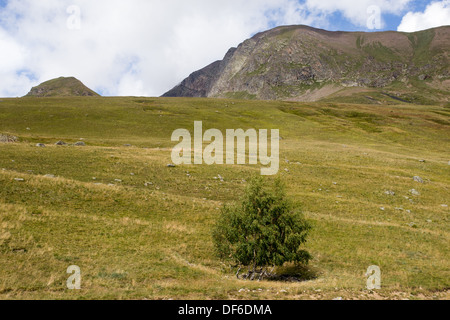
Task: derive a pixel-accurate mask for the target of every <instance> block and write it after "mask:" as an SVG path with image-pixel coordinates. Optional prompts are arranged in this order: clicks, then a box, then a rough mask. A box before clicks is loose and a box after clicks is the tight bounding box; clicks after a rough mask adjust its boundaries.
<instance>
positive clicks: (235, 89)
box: [164, 26, 450, 100]
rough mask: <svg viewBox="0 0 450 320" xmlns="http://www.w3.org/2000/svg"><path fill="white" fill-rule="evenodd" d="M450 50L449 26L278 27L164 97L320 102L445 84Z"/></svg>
mask: <svg viewBox="0 0 450 320" xmlns="http://www.w3.org/2000/svg"><path fill="white" fill-rule="evenodd" d="M449 49H450V27H441V28H436V29H430V30H426V31H421V32H416V33H399V32H378V33H364V32H329V31H324V30H319V29H314V28H310V27H306V26H288V27H278V28H275V29H273V30H269V31H267V32H262V33H259V34H257V35H255V36H254V37H253V38H251V39H249V40H246V41H245V42H243V43H242V44H240V45H239V46H238V48H232V49H230V51H229V52H228V53H227V54H226V56H225V58H224V60H222V61H217V62H214V63H213V64H211V65H209V66H207V67H206V68H204V69H202V70H199V71H197V72H194V73H193V74H192V75H190V76H189V77H188V78H187V79H185V80H184V81H183V82H182V83H181V84H180V85H178V86H176V87H175V88H174V89H172V90H171V91H169V92H168V93H166V94H165V95H164V96H170V97H236V98H257V99H267V100H270V99H295V100H318V99H321V98H324V97H327V96H328V95H330V94H332V93H335V92H337V91H339V90H341V89H345V88H352V87H363V88H384V87H387V86H390V85H394V84H397V85H398V84H400V85H402V84H403V85H405V86H410V85H411V84H414V83H416V82H420V81H432V80H436V81H440V82H445V80H448V79H450V70H449ZM444 87H445V86H444Z"/></svg>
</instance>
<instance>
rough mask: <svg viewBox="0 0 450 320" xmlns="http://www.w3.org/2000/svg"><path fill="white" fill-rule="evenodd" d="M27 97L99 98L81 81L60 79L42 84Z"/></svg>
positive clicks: (71, 78)
mask: <svg viewBox="0 0 450 320" xmlns="http://www.w3.org/2000/svg"><path fill="white" fill-rule="evenodd" d="M26 96H27V97H86V96H99V95H98V94H97V93H96V92H94V91H92V90H91V89H89V88H88V87H86V86H85V85H84V84H83V83H82V82H81V81H80V80H78V79H76V78H74V77H69V78H64V77H60V78H57V79H53V80H49V81H46V82H44V83H41V84H40V85H38V86H37V87H34V88H32V89H31V91H30V92H29V93H28V94H27V95H26Z"/></svg>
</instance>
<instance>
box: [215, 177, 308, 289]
mask: <svg viewBox="0 0 450 320" xmlns="http://www.w3.org/2000/svg"><path fill="white" fill-rule="evenodd" d="M295 209H296V208H294V206H293V204H292V202H291V201H290V200H288V199H287V198H286V194H285V191H284V186H283V185H282V184H281V182H280V180H277V181H276V182H275V185H274V187H273V188H272V189H269V188H268V187H267V186H266V183H265V180H264V179H263V178H261V177H257V178H254V179H252V181H251V182H250V184H249V186H248V187H247V190H246V192H245V194H244V196H243V199H242V201H241V203H240V204H236V205H232V206H224V207H223V209H222V212H221V215H220V217H219V218H218V221H217V222H216V225H215V227H214V230H213V240H214V244H215V248H216V252H217V254H218V256H219V257H220V258H221V259H223V260H225V261H231V262H233V263H235V264H236V265H237V266H239V271H238V273H237V276H238V277H239V273H240V270H242V268H245V267H246V268H248V273H247V274H245V275H244V276H243V278H249V279H251V280H253V279H255V278H259V279H262V278H266V277H271V276H272V274H271V272H270V271H269V269H270V268H272V271H273V270H274V269H275V267H278V266H282V265H284V264H285V263H286V262H293V263H296V264H304V265H306V264H308V262H309V260H310V259H311V256H310V254H309V253H308V252H307V251H305V250H302V249H301V245H302V244H304V243H305V242H306V237H307V235H308V232H309V230H310V229H311V226H310V225H309V223H308V222H307V221H306V220H305V219H304V218H303V216H302V215H301V213H300V212H299V210H295Z"/></svg>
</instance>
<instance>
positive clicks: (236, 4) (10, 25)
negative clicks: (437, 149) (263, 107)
mask: <svg viewBox="0 0 450 320" xmlns="http://www.w3.org/2000/svg"><path fill="white" fill-rule="evenodd" d="M292 24H303V25H309V26H312V27H316V28H322V29H326V30H330V31H336V30H341V31H367V32H377V31H385V30H394V31H403V32H414V31H419V30H424V29H428V28H432V27H438V26H442V25H449V24H450V0H434V1H433V0H357V1H355V0H223V1H222V0H220V1H219V0H213V1H212V0H39V1H36V0H0V97H18V96H24V95H25V94H27V93H28V91H29V90H30V89H31V87H33V86H36V85H38V84H39V83H41V82H44V81H46V80H50V79H53V78H57V77H60V76H74V77H76V78H78V79H79V80H81V81H82V82H83V83H84V84H85V85H87V86H88V87H89V88H91V89H93V90H95V91H96V92H98V93H100V94H101V95H104V96H160V95H162V94H164V93H165V92H166V91H168V90H170V89H171V88H172V87H174V86H175V85H177V84H178V83H179V82H181V81H182V80H183V79H184V78H185V77H187V76H188V75H189V74H190V73H192V72H194V71H196V70H198V69H200V68H203V67H204V66H206V65H208V64H210V63H212V62H214V61H216V60H220V59H222V58H223V56H224V55H225V53H226V52H227V51H228V49H229V48H231V47H236V46H237V45H239V43H241V42H243V41H244V40H246V39H248V38H250V37H251V36H253V35H254V34H255V33H257V32H260V31H264V30H267V29H270V28H273V27H277V26H281V25H292Z"/></svg>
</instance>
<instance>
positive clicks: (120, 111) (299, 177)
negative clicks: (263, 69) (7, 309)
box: [0, 97, 450, 300]
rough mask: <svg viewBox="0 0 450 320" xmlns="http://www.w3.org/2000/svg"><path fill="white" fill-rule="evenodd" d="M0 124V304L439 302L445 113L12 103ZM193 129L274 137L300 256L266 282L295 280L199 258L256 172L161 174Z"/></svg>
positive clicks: (126, 102)
mask: <svg viewBox="0 0 450 320" xmlns="http://www.w3.org/2000/svg"><path fill="white" fill-rule="evenodd" d="M0 115H1V116H0V134H2V133H3V134H7V135H9V136H15V137H17V138H18V139H17V141H16V142H11V143H0V261H1V267H0V299H83V300H85V299H113V300H115V299H133V300H143V299H161V300H162V299H176V300H177V299H179V300H182V299H206V300H208V299H233V300H236V299H237V300H241V299H242V300H265V299H293V300H294V299H295V300H301V299H333V298H337V297H342V298H343V299H345V300H347V299H363V300H365V299H448V298H449V291H448V290H449V288H450V277H449V269H448V266H449V260H450V251H449V246H448V243H449V238H450V233H449V231H450V230H449V223H448V219H449V209H448V205H450V203H449V196H448V195H449V190H450V166H449V160H450V158H449V152H448V150H449V145H450V134H449V132H450V129H449V128H450V127H449V126H450V112H449V109H448V108H445V107H442V106H423V105H420V106H419V105H413V104H400V105H383V106H378V105H367V104H345V103H299V102H286V101H248V100H234V99H233V100H229V99H186V98H171V99H167V98H131V97H130V98H103V97H93V98H92V97H89V98H88V97H59V98H58V97H52V98H34V97H27V98H21V99H2V101H0ZM199 119H201V120H203V126H204V130H206V129H210V128H217V129H219V130H221V131H224V130H226V129H229V128H235V129H237V128H243V129H248V128H267V129H271V128H274V129H279V130H280V135H281V136H282V138H283V139H282V140H281V141H280V151H281V158H280V160H281V167H280V173H279V177H280V178H281V179H282V181H283V182H284V183H286V185H287V190H288V193H289V196H290V197H291V198H292V199H293V200H294V201H295V202H296V203H298V204H299V205H301V208H302V210H303V212H304V214H305V217H306V218H307V219H308V220H309V221H310V222H311V223H312V224H313V230H312V233H311V235H310V237H309V239H308V242H307V244H306V249H307V250H308V251H309V252H310V253H311V254H312V255H313V257H314V259H313V260H312V262H311V265H310V267H309V268H307V269H304V268H295V267H293V266H286V267H285V268H282V269H279V270H277V272H279V273H280V274H285V275H292V276H295V277H297V278H299V279H301V280H302V282H274V281H272V282H267V281H261V282H249V281H242V280H237V279H236V277H235V276H234V274H235V273H236V269H233V268H231V267H230V266H229V265H224V264H223V263H221V261H220V260H219V259H218V258H217V257H215V256H214V255H213V251H214V249H213V243H212V237H211V227H212V225H213V223H214V221H215V219H217V217H218V215H219V212H220V211H219V208H220V207H221V206H222V205H223V204H229V203H231V202H233V201H236V200H238V199H239V197H240V196H241V195H242V193H243V190H244V188H245V187H246V185H247V181H248V179H249V178H250V177H251V176H254V175H258V174H259V172H260V166H259V165H257V166H247V165H232V166H227V165H213V166H207V165H198V166H186V165H183V166H177V167H175V168H169V167H168V166H167V165H168V164H170V163H171V149H172V148H173V147H174V146H175V145H176V143H175V142H172V141H171V135H172V132H173V131H174V130H176V129H179V128H185V129H188V130H189V131H190V132H192V131H193V126H194V121H196V120H199ZM80 139H82V141H84V142H85V144H86V146H81V147H78V146H75V145H73V144H74V143H76V142H78V141H80ZM58 141H64V142H66V143H67V145H62V146H60V145H55V143H56V142H58ZM37 143H43V144H45V146H46V147H37V146H36V144H37ZM218 175H220V176H221V177H223V179H217V177H218ZM415 176H419V177H421V178H422V179H423V183H420V182H417V181H414V179H413V177H415ZM413 190H414V191H413ZM374 264H375V265H378V266H380V268H381V270H382V289H381V290H379V291H377V292H370V291H367V290H366V289H365V288H366V280H367V279H366V277H365V276H364V274H365V272H366V270H367V268H368V267H369V266H370V265H374ZM70 265H77V266H79V267H80V268H81V271H82V284H81V286H82V290H80V291H70V290H67V288H66V280H67V278H68V276H69V275H68V274H67V273H66V270H67V268H68V267H69V266H70Z"/></svg>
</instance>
